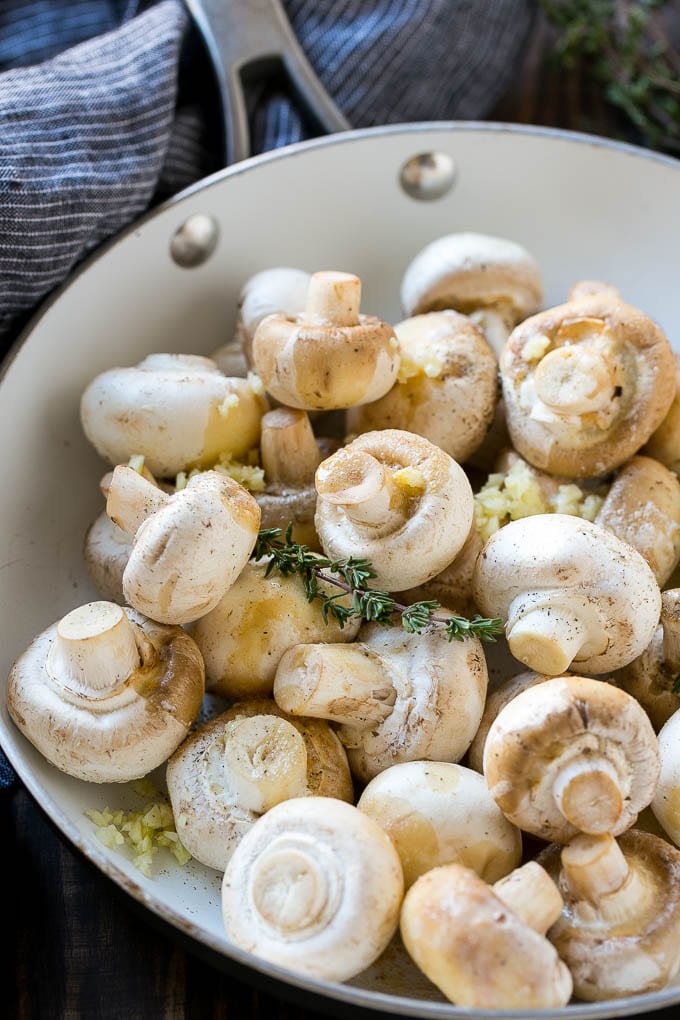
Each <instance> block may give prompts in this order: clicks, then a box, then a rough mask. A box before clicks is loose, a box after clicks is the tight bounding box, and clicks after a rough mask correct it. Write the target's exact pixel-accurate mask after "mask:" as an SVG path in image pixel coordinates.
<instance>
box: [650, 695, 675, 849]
mask: <svg viewBox="0 0 680 1020" xmlns="http://www.w3.org/2000/svg"><path fill="white" fill-rule="evenodd" d="M678 747H680V711H677V712H675V714H674V715H672V716H671V717H670V719H669V720H668V722H667V723H666V724H665V725H664V726H663V728H662V730H661V732H660V733H659V757H660V758H661V773H660V775H659V784H658V786H657V788H656V792H655V794H654V800H653V801H652V811H653V812H654V814H655V815H656V817H657V819H658V820H659V822H660V823H661V825H662V826H663V828H664V831H665V832H667V833H668V835H669V836H670V838H671V839H672V840H673V842H674V843H675V844H676V845H677V846H680V755H678Z"/></svg>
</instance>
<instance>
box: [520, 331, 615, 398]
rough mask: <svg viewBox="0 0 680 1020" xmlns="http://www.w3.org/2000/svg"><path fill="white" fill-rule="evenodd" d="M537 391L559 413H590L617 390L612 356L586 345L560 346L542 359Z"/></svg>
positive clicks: (537, 371) (536, 378) (538, 367)
mask: <svg viewBox="0 0 680 1020" xmlns="http://www.w3.org/2000/svg"><path fill="white" fill-rule="evenodd" d="M534 385H535V387H536V394H537V396H538V397H539V398H540V400H542V401H543V403H544V404H546V406H547V407H549V408H551V410H553V411H556V412H557V413H558V414H588V413H590V412H592V411H601V410H602V409H603V408H605V407H608V406H609V404H610V403H611V400H612V397H613V394H614V374H613V366H612V364H611V360H610V359H609V358H608V357H607V356H606V354H605V353H604V352H603V351H598V350H595V349H593V348H587V347H586V346H585V345H583V344H582V345H576V346H573V347H572V346H567V345H565V346H564V347H557V348H556V349H555V350H553V351H550V352H549V353H548V354H546V355H545V357H544V358H542V359H541V361H539V363H538V365H537V366H536V371H535V373H534Z"/></svg>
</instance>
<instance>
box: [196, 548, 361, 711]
mask: <svg viewBox="0 0 680 1020" xmlns="http://www.w3.org/2000/svg"><path fill="white" fill-rule="evenodd" d="M265 566H266V563H265V562H264V561H258V562H250V563H247V564H246V565H245V567H244V568H243V570H242V571H241V573H240V574H239V576H238V578H237V579H236V581H235V582H234V584H233V585H232V586H231V587H230V588H229V590H228V591H227V592H226V593H225V594H224V595H223V597H222V598H221V600H220V601H219V602H218V604H217V605H216V606H215V608H214V609H213V610H211V612H209V613H207V614H206V615H205V616H203V617H201V619H200V620H197V621H196V623H195V624H194V625H193V627H192V630H191V633H192V636H193V638H194V640H195V641H196V644H197V645H198V647H199V648H200V650H201V653H202V655H203V658H204V660H205V670H206V681H207V685H208V689H209V690H212V691H215V692H217V693H218V694H222V695H223V696H224V697H226V698H242V697H262V696H269V695H271V693H272V689H273V687H274V674H275V673H276V667H277V666H278V664H279V662H280V660H281V656H282V655H283V654H284V652H286V651H287V650H288V649H289V648H292V647H293V645H297V644H307V643H310V642H319V641H333V642H340V641H352V640H354V638H355V637H356V635H357V633H358V630H359V621H358V620H349V621H348V622H347V623H346V624H345V626H344V628H340V626H339V625H338V624H337V623H336V622H335V621H334V620H333V619H332V618H329V620H328V623H324V621H323V617H322V615H321V609H320V607H319V603H318V602H309V600H308V599H307V596H306V595H305V591H304V587H303V584H302V578H300V577H299V576H297V575H291V576H290V577H283V576H282V575H281V574H278V573H274V574H270V575H269V577H265ZM319 587H320V589H321V590H322V591H325V592H327V594H329V595H332V594H336V589H335V588H331V586H330V585H326V584H324V583H323V582H320V583H319Z"/></svg>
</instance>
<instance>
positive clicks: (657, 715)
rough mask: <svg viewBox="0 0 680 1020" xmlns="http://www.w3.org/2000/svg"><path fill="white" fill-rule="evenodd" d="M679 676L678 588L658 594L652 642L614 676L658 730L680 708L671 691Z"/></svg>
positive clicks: (677, 697)
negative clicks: (658, 615) (657, 619)
mask: <svg viewBox="0 0 680 1020" xmlns="http://www.w3.org/2000/svg"><path fill="white" fill-rule="evenodd" d="M678 674H680V589H678V588H673V589H671V590H669V591H665V592H663V593H662V595H661V622H660V624H659V626H658V627H657V630H656V633H655V634H654V637H653V638H652V640H651V643H650V644H649V645H648V646H647V648H645V650H644V652H643V653H642V654H641V655H639V656H638V658H637V659H634V660H633V662H631V663H629V664H628V665H627V666H624V667H623V669H620V670H619V671H618V673H617V677H618V680H619V683H620V684H621V686H622V687H623V689H624V690H626V691H628V693H629V694H632V695H633V697H634V698H636V699H637V700H638V701H639V702H640V704H641V705H642V707H643V708H644V710H645V712H646V713H647V715H648V716H649V718H650V719H651V720H652V724H653V726H654V729H655V730H660V729H661V727H662V726H664V725H665V723H666V722H668V720H669V719H670V717H671V716H672V715H673V714H674V713H675V712H677V711H678V709H679V708H680V694H677V693H676V692H675V691H674V686H675V682H676V680H677V677H678Z"/></svg>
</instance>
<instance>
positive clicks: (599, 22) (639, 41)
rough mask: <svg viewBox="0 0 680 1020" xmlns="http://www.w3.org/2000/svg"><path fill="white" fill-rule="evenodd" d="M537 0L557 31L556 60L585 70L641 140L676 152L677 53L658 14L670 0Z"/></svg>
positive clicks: (679, 139)
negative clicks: (634, 128) (662, 26)
mask: <svg viewBox="0 0 680 1020" xmlns="http://www.w3.org/2000/svg"><path fill="white" fill-rule="evenodd" d="M540 3H541V6H542V8H543V10H544V11H545V13H546V14H547V16H548V18H549V19H550V21H551V22H552V23H553V24H554V25H555V26H556V28H557V30H558V32H559V37H558V40H557V43H556V47H555V55H556V57H557V59H558V60H559V62H560V64H561V65H562V66H563V67H564V68H565V69H566V70H569V71H573V70H574V69H577V68H579V67H583V68H585V69H586V70H587V71H588V72H589V73H590V74H591V75H592V76H593V77H594V78H595V79H596V80H597V81H598V82H599V83H600V85H601V86H602V89H603V92H604V95H605V98H606V99H607V100H608V102H609V103H611V104H612V105H613V106H616V107H617V108H618V109H619V110H621V111H622V112H623V113H624V114H625V115H626V117H628V119H629V120H630V121H631V122H632V123H633V124H634V125H635V127H636V128H637V129H638V131H639V132H640V135H641V138H642V140H643V141H644V142H645V144H647V145H651V146H653V147H655V148H664V149H667V150H668V151H670V152H680V57H679V55H678V53H677V52H676V51H675V50H674V48H673V46H672V45H671V44H670V43H669V41H668V40H667V39H666V38H664V36H663V34H662V29H661V24H660V20H659V19H658V18H657V16H656V15H657V12H658V11H661V10H662V8H664V7H666V6H668V0H637V2H634V0H540Z"/></svg>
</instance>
